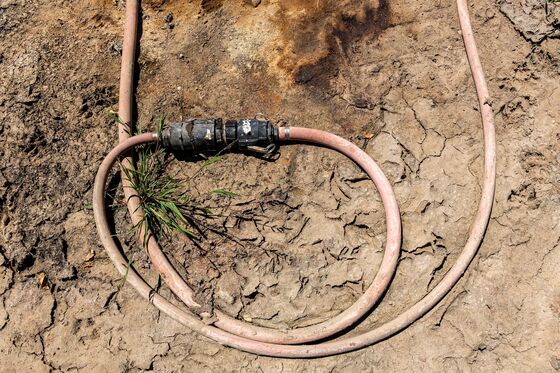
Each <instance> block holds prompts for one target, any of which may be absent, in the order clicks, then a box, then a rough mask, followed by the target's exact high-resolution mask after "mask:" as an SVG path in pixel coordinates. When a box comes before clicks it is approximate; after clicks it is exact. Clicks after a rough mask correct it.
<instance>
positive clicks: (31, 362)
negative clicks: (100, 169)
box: [0, 0, 560, 372]
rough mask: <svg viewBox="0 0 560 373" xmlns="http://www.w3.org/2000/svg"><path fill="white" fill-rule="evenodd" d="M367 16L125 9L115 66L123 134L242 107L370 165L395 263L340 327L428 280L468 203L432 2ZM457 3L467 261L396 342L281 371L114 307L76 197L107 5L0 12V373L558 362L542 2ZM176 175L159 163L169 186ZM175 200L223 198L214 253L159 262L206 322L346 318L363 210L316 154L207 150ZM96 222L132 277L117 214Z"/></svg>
mask: <svg viewBox="0 0 560 373" xmlns="http://www.w3.org/2000/svg"><path fill="white" fill-rule="evenodd" d="M379 1H380V3H377V2H375V1H374V2H368V1H354V0H345V1H341V2H340V1H338V2H337V1H334V0H333V1H323V2H321V1H315V0H313V1H301V0H300V1H296V0H289V1H287V0H285V1H279V0H264V1H263V2H262V3H261V5H259V6H258V7H256V8H254V7H252V6H250V5H247V4H245V3H244V2H242V1H241V0H236V1H228V2H226V1H223V0H221V1H220V0H202V2H200V1H194V2H193V1H189V2H186V1H165V0H150V1H148V0H146V1H144V2H143V8H144V13H143V17H142V18H143V33H142V43H141V53H140V58H139V66H140V74H139V84H138V105H139V110H138V111H139V121H140V122H142V123H144V124H147V123H149V122H150V121H151V118H152V117H157V116H159V115H162V114H167V115H168V116H169V117H170V118H171V119H173V120H180V119H181V118H182V117H188V116H202V117H214V116H222V117H242V116H252V115H255V114H256V113H262V114H264V115H265V116H267V117H268V118H269V119H271V120H272V121H274V122H275V123H288V124H292V125H303V126H309V127H314V128H320V129H325V130H329V131H332V132H334V133H337V134H339V135H342V136H344V137H346V138H349V139H351V140H353V141H355V142H356V143H357V144H359V145H361V146H362V147H363V148H364V149H365V150H366V151H367V152H368V153H369V154H371V155H372V156H373V157H374V158H375V159H376V160H377V161H378V162H379V163H380V164H381V165H382V167H383V169H384V170H385V172H386V173H387V175H388V176H389V178H390V180H391V182H392V183H393V185H394V188H395V192H396V195H397V199H398V201H399V204H400V207H401V211H402V219H403V224H404V242H403V250H404V252H403V254H402V258H401V261H400V264H399V267H398V271H397V276H396V278H395V279H394V281H393V284H392V286H391V288H390V290H389V292H388V294H387V295H386V296H385V298H384V300H383V302H382V304H381V305H380V306H379V307H378V308H377V309H376V310H375V311H374V312H373V313H372V315H371V316H370V317H369V318H368V319H367V320H366V321H365V322H364V325H362V326H360V327H359V328H358V329H360V330H361V329H363V328H366V327H370V326H373V325H378V324H380V323H382V322H384V321H386V320H389V319H391V318H392V317H393V316H394V315H396V314H397V313H399V312H400V311H402V310H404V309H406V308H407V307H408V306H409V305H411V304H413V303H414V302H415V301H416V300H418V299H420V298H421V297H422V296H423V295H424V294H425V293H426V292H427V291H428V290H429V289H431V288H432V287H433V286H434V284H435V283H437V281H438V280H439V279H440V278H441V277H442V275H443V274H444V273H445V272H446V270H447V269H448V268H449V267H450V265H451V264H452V263H453V262H454V260H455V258H456V257H457V255H458V253H459V252H460V250H461V249H462V245H463V243H464V242H465V238H466V235H467V232H468V228H469V224H470V222H471V221H472V217H473V214H474V211H475V209H476V203H477V201H478V198H479V193H480V187H479V179H480V174H481V152H482V148H481V130H480V119H479V115H478V111H477V103H476V100H475V92H474V88H473V84H472V81H471V76H470V72H469V70H468V66H467V63H466V58H465V53H464V50H463V45H462V40H461V36H460V34H459V31H458V24H457V18H456V10H455V7H454V4H453V2H452V1H441V0H426V1H421V2H420V1H402V0H399V1H389V0H387V1H385V0H379ZM471 3H472V6H471V14H472V19H473V24H474V27H475V31H476V35H477V39H478V41H479V46H480V52H481V55H482V61H483V64H484V67H485V70H486V74H487V77H488V79H489V86H490V90H491V93H492V96H493V103H492V104H493V107H494V110H495V113H496V126H497V136H498V181H497V192H496V199H495V207H494V211H493V217H492V220H491V223H490V226H489V228H488V232H487V235H486V238H485V241H484V243H483V245H482V247H481V249H480V252H479V255H478V256H477V258H476V259H475V261H474V262H473V263H472V265H471V266H470V269H469V271H468V272H467V274H466V276H465V277H464V279H463V280H462V281H461V282H460V283H459V285H458V286H457V287H456V288H455V289H454V290H453V292H452V293H451V294H450V295H449V296H448V297H447V298H446V299H445V300H444V302H443V303H442V304H441V305H440V306H439V307H438V308H437V309H436V310H435V311H433V312H431V313H430V314H428V315H427V316H426V317H424V318H423V319H422V320H420V321H419V322H417V323H415V324H414V325H413V326H412V327H410V328H408V329H407V330H406V331H404V332H402V333H400V334H399V335H397V336H395V337H393V338H391V339H389V340H387V341H385V342H383V343H380V344H378V345H376V346H373V347H370V348H367V349H363V350H361V351H358V352H354V353H351V354H347V355H343V356H337V357H332V358H325V359H316V360H309V361H303V360H283V359H272V358H265V357H257V356H254V355H250V354H246V353H242V352H239V351H236V350H233V349H230V348H224V347H221V346H219V345H217V344H216V343H214V342H212V341H209V340H206V339H205V338H202V337H199V336H197V335H195V334H193V333H191V332H190V331H189V330H187V329H185V328H184V327H182V326H181V325H179V324H177V323H176V322H174V321H172V320H170V319H169V318H168V317H166V316H164V315H160V314H159V313H158V312H157V311H156V310H155V309H154V308H153V307H151V306H150V305H148V304H146V302H144V301H143V300H142V299H140V298H139V297H138V296H137V295H136V294H135V293H134V291H133V290H132V289H131V288H130V287H128V286H124V287H122V289H120V291H119V288H120V285H121V282H122V279H121V278H119V276H118V275H117V272H116V271H115V269H114V268H113V266H112V264H111V263H110V262H109V260H108V259H107V257H106V255H105V253H104V251H103V249H102V247H100V246H99V243H98V238H97V235H96V232H95V226H94V223H93V217H92V212H91V210H90V208H89V205H90V203H91V202H90V200H91V189H92V183H93V178H94V174H95V172H96V169H97V166H98V164H99V162H100V160H101V159H102V157H103V156H104V155H105V154H106V153H107V152H108V150H109V149H110V148H111V147H112V146H113V145H114V144H115V143H116V141H117V136H116V127H115V125H114V123H112V122H111V121H110V120H108V117H107V112H108V110H109V109H111V108H115V107H116V102H117V85H118V73H119V63H120V55H119V53H120V39H121V33H122V30H121V28H122V22H123V15H124V12H123V7H122V5H121V4H120V2H118V1H110V0H95V1H85V0H78V1H63V0H56V1H43V0H41V1H26V0H0V135H1V136H0V139H1V142H2V147H1V148H0V156H1V160H0V214H1V215H0V216H1V219H0V224H1V236H0V371H3V372H23V371H37V372H43V371H144V370H146V371H150V370H155V371H169V372H171V371H273V372H275V371H317V372H331V371H336V372H338V371H349V372H350V371H352V372H354V371H388V370H394V371H492V372H493V371H538V372H546V371H555V370H560V321H559V318H560V286H559V285H560V279H559V277H558V274H557V269H558V268H559V266H560V222H559V219H558V211H559V209H560V188H559V185H560V184H559V181H560V180H559V179H560V177H559V174H560V167H559V162H560V145H559V142H560V126H559V121H560V105H559V104H560V89H559V81H558V74H559V73H560V39H558V36H559V32H560V31H559V28H558V27H559V15H560V4H554V3H548V4H546V5H545V2H544V0H500V1H493V0H481V1H472V2H471ZM169 14H171V16H170V15H169ZM194 167H196V166H193V165H192V164H188V163H187V164H186V163H179V162H176V163H174V169H175V170H179V172H180V173H182V174H184V175H189V174H191V173H192V170H193V169H194ZM197 185H198V189H199V190H200V191H201V193H203V194H204V193H205V192H206V191H208V190H211V189H215V188H217V187H220V188H226V189H228V190H232V191H235V192H237V193H238V194H239V196H238V197H236V198H234V199H233V200H232V201H231V204H230V206H229V207H228V208H227V209H225V210H224V211H225V213H226V214H228V215H230V216H229V217H228V218H227V219H225V220H224V221H225V227H226V229H227V232H228V233H229V234H231V235H233V236H235V237H237V239H238V243H232V242H231V241H228V240H226V241H225V242H224V240H223V239H219V238H218V239H216V240H208V241H205V242H204V243H203V244H202V247H201V248H195V247H193V246H192V245H190V244H186V243H183V244H178V243H174V244H173V245H168V246H166V250H167V252H168V253H169V254H170V256H172V257H173V258H174V260H175V261H176V262H177V263H180V264H184V265H185V268H186V270H187V272H188V279H189V281H190V282H191V283H192V284H193V286H195V287H196V288H197V289H209V290H211V291H210V296H211V298H212V299H213V300H214V302H215V303H216V304H219V305H220V306H222V307H223V308H224V309H225V310H226V311H227V312H229V313H230V314H232V315H236V316H237V317H240V318H244V319H248V320H252V321H253V322H256V323H260V324H263V325H276V326H296V325H305V324H309V323H312V322H316V321H318V320H321V319H324V318H325V317H329V316H332V315H333V314H336V313H337V312H339V311H340V310H342V309H344V308H345V307H347V306H348V305H349V304H351V302H352V301H353V300H355V299H356V298H357V297H358V296H359V294H360V293H361V291H362V290H363V289H364V287H365V286H367V284H369V282H370V281H371V279H372V277H373V276H374V274H375V270H376V268H377V265H378V263H379V260H380V257H381V255H382V250H383V245H384V237H385V235H384V229H385V228H384V220H383V212H382V207H381V205H380V203H379V200H378V197H377V194H376V192H375V190H374V189H373V187H372V185H371V183H370V182H369V181H368V180H366V179H365V178H364V175H363V173H362V172H361V171H360V170H359V169H357V168H356V167H355V166H354V165H352V164H351V162H349V161H347V160H345V159H343V158H342V157H340V156H338V155H337V154H333V153H332V152H329V151H327V150H324V149H318V148H312V147H302V146H292V147H288V148H284V149H283V150H282V153H281V155H280V158H279V159H278V160H277V161H276V162H274V163H268V162H265V161H263V160H259V159H256V158H246V157H242V156H240V155H229V156H227V157H225V159H224V160H223V161H221V162H219V163H217V164H215V165H213V166H212V167H210V168H208V169H207V170H206V171H205V172H203V173H202V174H201V175H199V178H198V181H197ZM225 202H226V201H223V200H222V201H220V200H213V201H209V203H221V204H225ZM115 221H116V222H117V223H116V229H117V231H118V232H119V239H120V240H121V242H122V243H123V245H124V247H125V248H126V249H127V250H128V251H129V252H130V253H131V255H132V257H133V258H134V265H135V266H136V267H137V268H138V269H139V270H140V271H141V272H142V273H145V274H146V275H147V277H148V278H149V279H150V281H151V283H153V284H156V282H157V276H156V275H155V274H154V273H153V272H151V271H150V270H149V262H148V261H147V260H146V258H145V255H144V252H143V251H142V249H141V248H139V247H138V245H137V244H136V243H135V240H134V239H133V238H132V236H131V234H130V227H129V226H128V225H127V217H126V215H125V214H124V212H122V211H120V210H119V211H117V212H116V216H115ZM212 291H213V292H212ZM161 292H162V294H164V295H167V296H169V291H168V290H167V289H166V288H165V287H163V289H162V290H161Z"/></svg>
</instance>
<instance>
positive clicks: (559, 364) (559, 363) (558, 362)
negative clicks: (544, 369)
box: [550, 356, 560, 370]
mask: <svg viewBox="0 0 560 373" xmlns="http://www.w3.org/2000/svg"><path fill="white" fill-rule="evenodd" d="M550 365H552V368H553V369H555V370H560V359H559V358H557V357H556V356H553V357H551V358H550Z"/></svg>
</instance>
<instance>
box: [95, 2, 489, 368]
mask: <svg viewBox="0 0 560 373" xmlns="http://www.w3.org/2000/svg"><path fill="white" fill-rule="evenodd" d="M457 8H458V13H459V20H460V23H461V29H462V32H463V39H464V42H465V47H466V50H467V56H468V60H469V63H470V66H471V71H472V74H473V78H474V81H475V85H476V90H477V93H478V100H479V105H480V108H481V116H482V122H483V131H484V150H485V157H484V178H483V184H482V196H481V199H480V203H479V208H478V211H477V214H476V216H475V218H474V222H473V224H472V227H471V231H470V235H469V238H468V239H467V243H466V244H465V247H464V249H463V251H462V253H461V255H460V256H459V258H458V259H457V261H456V262H455V264H454V265H453V266H452V267H451V269H450V270H449V272H447V273H446V275H445V276H444V277H443V279H442V280H441V282H440V283H439V284H438V285H436V287H434V289H432V290H431V291H430V292H429V293H428V294H427V295H426V296H425V297H424V298H423V299H422V300H420V301H419V302H418V303H416V304H414V305H413V306H412V307H411V308H409V309H408V310H407V311H405V312H404V313H402V314H401V315H399V316H397V317H396V318H395V319H393V320H391V321H389V322H387V323H386V324H383V325H381V326H380V327H377V328H375V329H372V330H369V331H366V332H363V333H361V334H359V335H356V336H352V337H342V338H340V339H337V340H332V341H327V342H323V343H317V344H305V345H302V343H309V342H315V341H318V340H323V339H325V338H327V337H330V336H332V335H334V334H335V333H337V332H340V331H343V330H345V329H347V328H349V327H350V326H352V325H353V324H354V323H355V322H356V321H358V320H359V319H360V318H361V317H362V316H363V315H364V314H365V313H367V312H368V311H369V310H370V309H371V308H372V307H373V306H374V305H375V303H376V302H377V301H378V299H379V297H380V296H381V294H382V293H383V292H384V291H385V289H386V288H387V286H388V285H389V283H390V280H391V278H392V276H393V274H394V271H395V268H396V264H397V260H398V255H399V250H400V240H401V227H400V216H399V211H398V206H397V203H396V199H395V196H394V193H393V191H392V189H391V186H390V185H389V182H388V181H387V179H386V177H385V176H384V175H383V173H382V171H381V170H380V169H379V167H378V166H377V165H376V163H375V162H374V161H373V160H372V159H371V158H370V157H369V156H368V155H367V154H366V153H364V152H363V151H362V150H361V149H359V148H358V147H356V146H355V145H353V144H352V143H350V142H348V141H346V140H344V139H342V138H340V137H338V136H336V135H333V134H330V133H326V132H323V131H318V130H313V129H307V128H297V127H291V128H288V127H286V128H280V129H279V131H278V139H279V140H280V141H285V140H291V141H301V142H309V143H316V144H320V145H324V146H326V147H329V148H332V149H334V150H337V151H339V152H341V153H343V154H345V155H346V156H348V157H349V158H351V159H352V160H354V161H355V162H356V163H357V164H358V165H360V167H362V169H364V171H366V173H368V175H369V176H370V177H371V178H372V180H373V181H374V183H375V185H376V187H377V189H378V190H379V194H380V196H381V199H382V201H383V204H384V209H385V215H386V220H387V243H386V249H385V255H384V258H383V261H382V264H381V266H380V269H379V271H378V273H377V275H376V276H375V279H374V281H373V282H372V284H371V285H370V287H369V288H368V289H367V290H366V291H365V292H364V294H363V295H362V296H361V297H360V298H359V299H358V301H356V303H354V304H353V305H352V306H351V307H350V308H349V309H348V310H346V311H344V312H342V313H341V314H340V315H338V316H336V317H334V318H332V319H330V320H327V321H325V322H323V323H320V324H317V325H313V326H310V327H305V328H299V329H293V330H288V331H281V330H275V329H270V328H263V327H258V326H255V325H252V324H248V323H245V322H242V321H240V320H237V319H234V318H232V317H230V316H228V315H226V314H224V313H223V312H220V311H219V310H216V311H215V315H216V318H217V321H216V322H214V323H213V324H212V325H207V324H206V323H205V322H203V321H202V320H201V318H200V317H199V316H197V315H196V314H195V313H193V312H191V311H188V310H186V309H183V308H180V307H177V306H175V305H173V304H172V303H170V302H169V301H168V300H166V299H165V298H163V297H161V296H160V295H159V294H157V293H156V292H154V290H153V289H152V288H151V287H150V286H149V285H148V284H147V283H146V282H145V281H144V280H143V279H142V277H140V276H139V275H138V273H137V272H136V271H135V270H134V269H133V268H130V269H129V268H128V260H127V259H126V257H125V256H124V255H123V253H122V252H121V251H120V250H119V248H118V247H117V245H116V243H115V241H114V238H113V237H112V235H111V231H110V228H109V225H108V223H107V216H106V211H105V206H104V196H105V185H106V182H107V178H108V175H109V173H110V170H111V168H112V166H113V165H114V163H115V162H116V161H117V160H118V159H122V157H123V156H125V155H126V154H127V152H128V151H129V150H131V149H132V148H134V147H135V146H138V145H140V144H145V143H150V142H156V141H160V140H161V139H159V138H158V134H152V133H147V134H142V135H138V136H134V137H129V136H128V132H127V131H126V129H125V128H124V126H121V128H120V131H119V139H120V141H121V143H120V144H119V145H118V146H117V147H115V148H114V149H113V150H112V151H111V152H110V153H109V155H107V157H106V158H105V159H104V161H103V163H102V164H101V166H100V168H99V171H98V174H97V176H96V180H95V185H94V196H93V208H94V215H95V221H96V224H97V229H98V232H99V235H100V238H101V242H102V244H103V246H104V247H105V249H106V250H107V253H108V255H109V257H110V259H111V260H112V261H113V262H114V263H115V266H116V267H117V269H118V271H119V272H120V273H121V274H122V275H123V276H124V275H126V279H127V281H128V282H129V283H130V284H131V285H132V286H133V287H134V288H136V290H137V291H138V292H139V293H140V295H141V296H143V297H144V298H146V299H149V300H150V301H151V302H152V303H153V304H154V305H155V306H156V307H157V308H159V309H160V310H162V311H163V312H164V313H166V314H168V315H169V316H171V317H172V318H174V319H175V320H177V321H179V322H180V323H182V324H184V325H186V326H187V327H189V328H190V329H192V330H194V331H197V332H199V333H201V334H202V335H204V336H206V337H208V338H211V339H213V340H215V341H217V342H218V343H221V344H224V345H227V346H231V347H235V348H239V349H241V350H244V351H247V352H252V353H255V354H260V355H268V356H278V357H293V358H311V357H319V356H328V355H334V354H339V353H344V352H348V351H352V350H356V349H359V348H362V347H365V346H368V345H371V344H374V343H376V342H379V341H380V340H383V339H385V338H388V337H390V336H391V335H393V334H395V333H398V332H399V331H401V330H403V329H404V328H406V327H407V326H408V325H410V324H411V323H413V322H414V321H416V320H418V319H419V318H420V317H422V316H423V315H424V314H426V312H428V311H429V310H430V309H432V308H433V307H434V306H435V305H437V304H438V302H439V301H440V300H441V299H442V298H443V297H444V296H445V295H446V294H447V293H448V292H449V291H450V290H451V289H452V288H453V286H454V285H455V283H456V282H457V281H458V280H459V279H460V277H461V276H462V275H463V273H464V272H465V270H466V268H467V267H468V265H469V263H470V262H471V261H472V259H473V257H474V255H475V254H476V251H477V249H478V247H479V245H480V242H481V240H482V237H483V235H484V232H485V229H486V226H487V224H488V220H489V217H490V212H491V209H492V202H493V196H494V187H495V133H494V125H493V116H492V109H491V107H490V104H489V95H488V89H487V87H486V82H485V80H484V75H483V72H482V67H481V64H480V60H479V56H478V52H477V49H476V44H475V41H474V37H473V34H472V29H471V25H470V20H469V16H468V10H467V4H466V1H465V0H457ZM138 13H139V5H138V1H135V0H128V1H127V5H126V22H125V40H124V44H123V64H122V70H121V85H120V98H121V100H120V102H119V115H120V117H121V119H122V120H123V121H124V122H125V123H130V121H131V117H132V115H131V114H132V98H133V71H134V70H133V67H134V61H135V54H136V51H135V48H136V42H137V40H136V37H137V36H136V33H137V26H138V24H137V22H138ZM123 164H124V165H125V166H126V167H132V165H133V163H132V161H131V160H130V159H129V158H124V159H123ZM123 186H124V191H125V196H126V199H127V201H128V208H129V212H130V215H131V217H132V222H133V224H136V223H137V222H138V221H140V219H142V210H141V207H140V205H139V199H138V198H137V197H136V196H135V191H134V190H133V188H132V187H131V185H130V183H128V182H127V181H126V178H123ZM148 233H149V232H148ZM140 236H141V237H143V236H144V235H143V232H140ZM148 237H149V238H148V242H147V247H148V254H149V256H150V259H151V261H152V264H153V266H154V268H155V269H156V270H157V271H158V272H159V273H160V274H161V275H162V278H163V279H164V281H165V282H166V283H167V285H168V286H169V287H170V289H171V290H172V291H173V292H174V293H175V294H176V295H177V296H178V297H179V298H180V299H181V300H182V301H183V303H184V304H185V305H186V306H187V307H189V308H191V309H194V310H196V308H197V307H199V305H198V304H197V303H196V302H195V301H194V299H193V293H192V290H191V289H190V288H189V287H188V285H187V284H186V282H185V281H184V279H183V278H182V277H181V276H180V275H179V274H178V273H177V271H176V270H175V269H174V268H173V266H172V265H171V263H170V262H169V261H168V259H167V258H166V257H165V255H164V254H163V252H162V251H161V248H160V247H159V245H158V243H157V241H156V240H155V238H154V237H153V236H152V235H151V234H148Z"/></svg>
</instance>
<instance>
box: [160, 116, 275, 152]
mask: <svg viewBox="0 0 560 373" xmlns="http://www.w3.org/2000/svg"><path fill="white" fill-rule="evenodd" d="M160 136H161V137H160V141H161V144H162V145H163V147H164V148H165V149H167V150H169V151H173V152H177V153H190V154H199V153H213V152H218V151H220V150H222V149H224V148H226V147H230V149H231V150H237V151H253V152H257V153H271V152H272V151H274V150H275V148H276V144H277V142H278V128H276V127H274V126H273V125H272V124H271V123H270V122H268V121H262V120H258V119H240V120H227V121H225V122H224V121H223V120H222V119H189V120H187V121H185V122H180V123H173V124H171V125H170V126H169V127H168V128H166V129H164V130H163V131H162V132H161V135H160Z"/></svg>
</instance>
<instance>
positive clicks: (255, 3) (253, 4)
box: [245, 0, 261, 8]
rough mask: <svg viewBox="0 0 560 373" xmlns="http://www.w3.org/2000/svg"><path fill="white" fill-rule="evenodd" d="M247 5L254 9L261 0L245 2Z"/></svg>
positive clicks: (246, 0) (247, 0)
mask: <svg viewBox="0 0 560 373" xmlns="http://www.w3.org/2000/svg"><path fill="white" fill-rule="evenodd" d="M245 2H246V3H247V4H251V5H252V6H254V7H255V8H256V7H258V6H259V5H260V3H261V0H245Z"/></svg>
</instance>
